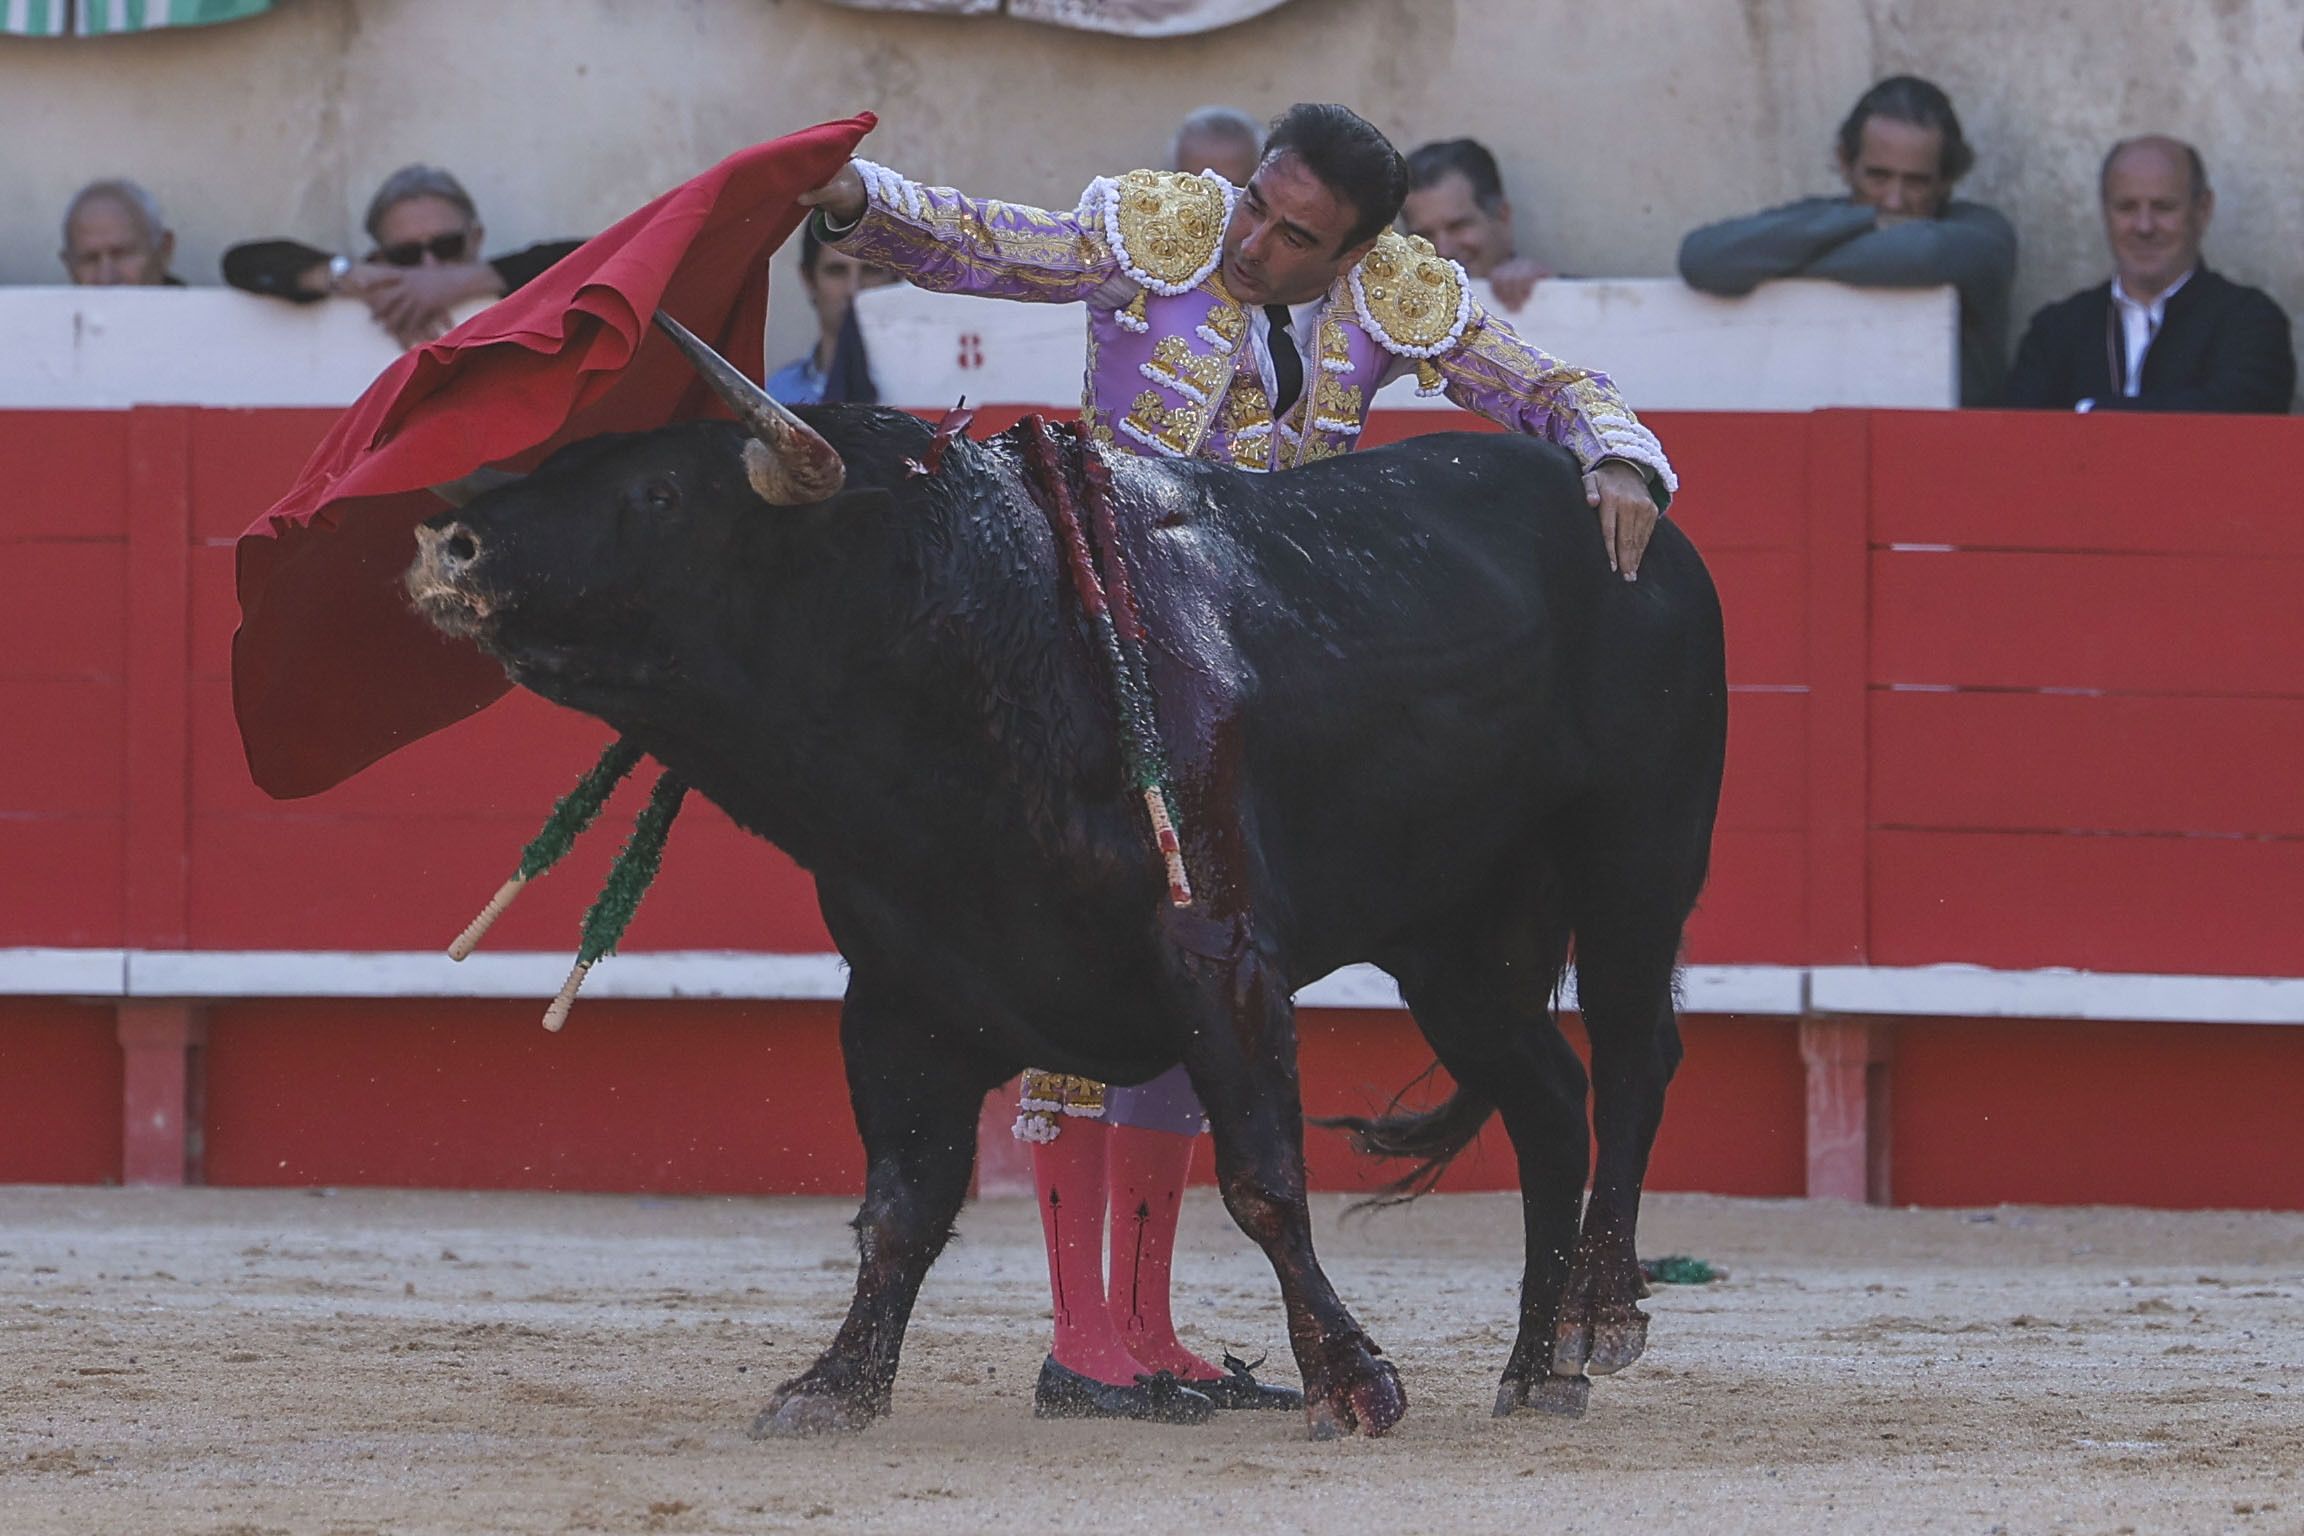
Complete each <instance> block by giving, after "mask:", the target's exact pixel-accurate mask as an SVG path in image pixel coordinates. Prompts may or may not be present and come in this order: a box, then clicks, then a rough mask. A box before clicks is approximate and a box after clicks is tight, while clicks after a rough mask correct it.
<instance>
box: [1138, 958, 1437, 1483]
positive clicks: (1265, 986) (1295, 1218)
mask: <svg viewBox="0 0 2304 1536" xmlns="http://www.w3.org/2000/svg"><path fill="white" fill-rule="evenodd" d="M1170 922H1171V931H1172V937H1174V938H1175V939H1176V941H1177V950H1176V954H1177V960H1176V963H1177V965H1178V966H1179V968H1180V970H1181V972H1182V980H1183V991H1184V997H1185V1005H1186V1006H1187V1007H1188V1008H1189V1009H1190V1010H1191V1012H1192V1014H1193V1017H1192V1019H1191V1023H1190V1036H1189V1038H1190V1043H1189V1044H1188V1045H1187V1047H1186V1050H1185V1057H1184V1065H1185V1067H1186V1069H1187V1071H1189V1073H1190V1074H1191V1078H1192V1087H1193V1089H1194V1091H1196V1092H1197V1093H1198V1094H1199V1095H1200V1102H1201V1105H1202V1107H1203V1108H1204V1109H1206V1110H1207V1112H1208V1125H1209V1129H1210V1130H1211V1131H1212V1132H1213V1133H1214V1136H1215V1141H1216V1182H1217V1187H1218V1188H1219V1189H1220V1190H1221V1191H1222V1193H1223V1196H1224V1206H1225V1209H1227V1210H1228V1211H1230V1212H1231V1213H1232V1219H1233V1220H1234V1221H1236V1222H1238V1223H1239V1224H1240V1230H1241V1231H1243V1232H1245V1233H1247V1234H1248V1236H1249V1237H1250V1238H1252V1239H1254V1240H1255V1242H1256V1244H1257V1246H1259V1247H1261V1248H1262V1249H1263V1250H1264V1255H1265V1257H1266V1258H1268V1259H1269V1260H1271V1263H1272V1270H1273V1273H1274V1274H1275V1275H1277V1276H1278V1277H1279V1280H1280V1295H1281V1300H1282V1303H1283V1304H1284V1305H1285V1307H1286V1308H1287V1313H1288V1340H1289V1344H1290V1345H1291V1347H1292V1348H1293V1349H1294V1351H1295V1355H1296V1363H1297V1365H1298V1366H1299V1367H1300V1368H1301V1369H1302V1370H1303V1373H1304V1412H1305V1416H1306V1418H1307V1420H1308V1424H1309V1428H1310V1430H1311V1434H1312V1438H1313V1439H1315V1440H1325V1439H1330V1438H1333V1437H1335V1436H1338V1435H1344V1434H1349V1433H1351V1432H1352V1431H1354V1430H1358V1431H1359V1432H1361V1433H1363V1434H1368V1435H1381V1434H1383V1433H1384V1432H1385V1431H1386V1430H1388V1429H1390V1428H1391V1427H1392V1426H1393V1425H1394V1424H1396V1423H1398V1422H1399V1421H1400V1418H1401V1415H1403V1414H1404V1413H1406V1412H1407V1411H1408V1396H1407V1393H1406V1392H1405V1390H1403V1389H1402V1387H1401V1385H1400V1373H1399V1372H1398V1371H1397V1370H1395V1369H1394V1368H1393V1365H1392V1362H1391V1361H1389V1360H1386V1359H1384V1358H1383V1353H1384V1352H1383V1351H1382V1350H1380V1349H1378V1348H1377V1347H1376V1344H1375V1342H1374V1341H1373V1340H1371V1339H1370V1338H1369V1337H1368V1335H1367V1334H1366V1333H1365V1332H1363V1331H1362V1330H1361V1327H1360V1324H1359V1323H1358V1322H1357V1321H1356V1320H1355V1319H1354V1318H1353V1316H1352V1314H1351V1312H1350V1311H1348V1310H1347V1309H1346V1308H1345V1306H1344V1303H1343V1301H1342V1299H1341V1298H1339V1297H1338V1296H1337V1294H1336V1291H1335V1288H1334V1287H1333V1286H1331V1285H1330V1284H1329V1283H1328V1277H1327V1275H1326V1274H1324V1273H1323V1272H1322V1271H1321V1268H1320V1261H1319V1259H1318V1258H1317V1257H1316V1256H1315V1255H1314V1254H1313V1251H1312V1213H1311V1211H1310V1209H1309V1208H1308V1207H1307V1205H1306V1204H1305V1199H1304V1106H1303V1100H1302V1097H1301V1096H1300V1094H1299V1091H1298V1084H1297V1075H1296V1015H1295V1009H1294V1008H1293V1006H1292V1005H1291V1003H1290V1001H1289V997H1288V992H1287V989H1286V986H1285V984H1284V983H1283V982H1282V981H1281V979H1280V977H1279V974H1278V972H1277V970H1276V969H1275V968H1274V967H1273V966H1272V965H1271V963H1270V960H1269V957H1267V956H1266V955H1265V954H1263V953H1262V952H1261V951H1260V950H1259V948H1258V947H1257V946H1256V944H1255V941H1254V939H1253V937H1252V936H1250V935H1249V934H1248V932H1247V927H1246V924H1245V923H1243V922H1240V921H1238V920H1235V921H1233V922H1230V923H1224V924H1218V923H1215V922H1210V921H1207V920H1204V919H1202V918H1199V917H1197V916H1183V915H1172V916H1171V918H1170Z"/></svg>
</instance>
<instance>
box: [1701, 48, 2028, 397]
mask: <svg viewBox="0 0 2304 1536" xmlns="http://www.w3.org/2000/svg"><path fill="white" fill-rule="evenodd" d="M1836 148H1837V159H1838V162H1839V166H1840V175H1841V179H1842V180H1843V181H1845V182H1846V183H1847V188H1848V191H1847V195H1846V196H1844V197H1804V198H1801V199H1800V200H1799V201H1797V202H1791V203H1786V204H1784V205H1783V206H1781V207H1778V208H1770V209H1768V210H1766V211H1765V212H1761V213H1755V214H1751V215H1748V216H1746V217H1744V218H1740V219H1728V220H1725V221H1723V222H1721V223H1718V224H1707V225H1705V226H1704V227H1703V228H1702V229H1698V230H1695V231H1692V232H1691V233H1690V234H1689V236H1688V238H1687V239H1685V240H1683V241H1682V242H1681V243H1680V275H1681V277H1682V278H1684V279H1685V280H1686V281H1687V283H1688V286H1689V287H1691V288H1695V289H1698V290H1700V291H1702V292H1704V293H1716V294H1720V295H1722V296H1724V297H1728V298H1736V297H1740V296H1742V295H1744V294H1747V293H1750V292H1751V291H1752V290H1753V289H1754V288H1757V287H1759V286H1760V284H1762V283H1764V282H1767V281H1768V280H1769V279H1771V278H1779V277H1823V278H1830V279H1832V280H1833V281H1834V282H1841V283H1847V284H1849V285H1851V286H1853V287H1857V288H1934V287H1937V286H1939V285H1941V284H1947V283H1948V284H1950V285H1951V286H1952V287H1954V288H1956V289H1958V290H1959V293H1960V403H1961V404H1962V405H1992V404H1995V403H1996V402H1997V401H1998V400H1999V397H2000V386H2001V380H2002V376H2003V374H2004V373H2005V371H2006V367H2007V356H2008V290H2009V287H2010V285H2011V284H2012V283H2013V282H2014V281H2015V277H2016V231H2015V228H2014V227H2013V226H2012V225H2010V224H2009V222H2008V221H2007V219H2006V218H2004V217H2002V216H2001V214H2000V213H1999V212H1998V211H1997V210H1995V209H1991V208H1987V207H1985V206H1984V205H1983V204H1982V203H1970V202H1963V201H1961V200H1959V199H1957V198H1954V197H1953V196H1952V188H1953V186H1954V185H1955V184H1956V183H1958V182H1959V180H1960V178H1961V177H1963V176H1965V175H1967V174H1968V170H1969V168H1970V167H1971V166H1972V165H1974V164H1975V160H1976V153H1975V151H1974V150H1972V149H1970V148H1969V147H1968V140H1967V138H1966V137H1965V136H1964V135H1963V134H1962V133H1961V131H1960V118H1959V115H1958V114H1957V113H1955V112H1954V111H1953V110H1952V101H1951V98H1949V97H1947V96H1946V95H1945V94H1944V92H1943V91H1942V90H1940V89H1938V88H1937V87H1936V86H1935V85H1932V84H1930V83H1929V82H1928V81H1926V80H1922V79H1920V78H1918V77H1917V76H1914V75H1896V76H1894V77H1892V78H1890V79H1887V80H1883V81H1881V82H1880V83H1879V84H1878V85H1875V86H1873V87H1872V89H1870V90H1868V91H1866V92H1865V93H1864V94H1863V95H1862V96H1861V97H1859V98H1858V99H1857V102H1856V105H1855V106H1854V107H1853V108H1851V109H1850V111H1849V113H1848V116H1847V118H1846V119H1845V120H1843V121H1842V123H1841V124H1840V135H1839V142H1838V145H1837V147H1836Z"/></svg>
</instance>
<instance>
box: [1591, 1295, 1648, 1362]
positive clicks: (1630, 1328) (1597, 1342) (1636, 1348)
mask: <svg viewBox="0 0 2304 1536" xmlns="http://www.w3.org/2000/svg"><path fill="white" fill-rule="evenodd" d="M1624 1314H1625V1315H1624V1316H1622V1317H1620V1318H1607V1319H1604V1320H1602V1321H1601V1322H1600V1323H1598V1324H1596V1325H1595V1326H1594V1327H1593V1329H1592V1331H1591V1335H1590V1337H1591V1341H1592V1352H1591V1354H1590V1355H1589V1356H1587V1357H1586V1359H1585V1361H1584V1369H1585V1370H1586V1371H1587V1372H1589V1373H1590V1374H1592V1375H1594V1376H1613V1375H1615V1374H1616V1373H1617V1372H1618V1371H1620V1370H1622V1369H1624V1367H1626V1366H1628V1365H1630V1364H1631V1363H1632V1362H1633V1361H1635V1360H1637V1359H1639V1358H1640V1355H1641V1352H1642V1351H1644V1350H1646V1349H1647V1347H1648V1317H1647V1314H1645V1313H1643V1312H1642V1311H1641V1310H1640V1309H1639V1308H1638V1307H1626V1308H1625V1309H1624Z"/></svg>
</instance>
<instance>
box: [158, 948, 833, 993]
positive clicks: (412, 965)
mask: <svg viewBox="0 0 2304 1536" xmlns="http://www.w3.org/2000/svg"><path fill="white" fill-rule="evenodd" d="M574 959H575V957H574V956H573V955H570V954H568V953H566V952H564V951H558V950H554V951H548V952H537V951H510V952H500V953H496V954H487V953H482V954H477V955H474V956H473V957H472V958H471V959H469V960H466V961H463V962H462V963H461V964H459V963H458V962H456V961H454V960H451V959H449V958H448V957H447V956H446V955H444V954H441V953H440V952H439V951H437V950H420V951H416V952H414V953H392V952H387V953H377V954H361V953H343V954H340V953H328V952H318V951H310V950H256V951H248V952H241V953H226V952H222V951H202V950H173V951H169V950H132V951H130V952H129V955H128V990H129V995H130V996H133V997H537V998H548V997H550V996H552V995H553V994H554V993H555V992H558V991H559V990H560V984H561V982H563V981H565V980H567V978H568V967H569V966H570V965H571V964H572V963H573V962H574ZM847 990H848V967H847V965H846V964H845V963H844V962H843V961H842V960H841V959H840V957H839V956H838V955H770V954H753V953H749V952H740V951H732V950H731V951H721V950H675V951H663V952H656V953H640V954H630V955H611V956H609V957H608V958H607V959H605V960H603V961H601V962H600V963H599V964H598V965H596V966H594V967H593V968H592V972H591V974H590V975H589V976H587V977H585V979H584V995H585V996H586V997H591V998H602V997H635V998H734V999H779V1000H785V1001H795V1000H807V999H822V998H832V999H837V998H839V997H840V996H841V995H842V994H844V993H845V992H846V991H847Z"/></svg>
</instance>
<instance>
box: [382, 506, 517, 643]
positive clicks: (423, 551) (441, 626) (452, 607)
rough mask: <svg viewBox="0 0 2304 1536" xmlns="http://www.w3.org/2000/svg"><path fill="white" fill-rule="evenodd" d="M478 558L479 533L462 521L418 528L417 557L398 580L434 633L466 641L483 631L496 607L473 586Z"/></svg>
mask: <svg viewBox="0 0 2304 1536" xmlns="http://www.w3.org/2000/svg"><path fill="white" fill-rule="evenodd" d="M480 555H481V541H480V535H479V534H478V533H477V532H475V531H474V530H473V529H471V528H470V527H467V526H466V525H465V524H463V523H461V522H455V523H450V524H448V525H447V526H446V527H445V528H436V527H434V526H432V525H431V524H430V523H425V524H422V525H421V526H419V527H418V528H417V530H416V558H415V560H414V561H412V562H411V563H410V564H409V567H408V573H407V575H406V576H404V577H403V578H402V582H403V584H404V585H405V586H406V588H407V590H408V600H409V601H410V602H411V603H413V604H414V605H415V607H416V611H417V612H418V613H420V614H422V615H423V616H424V618H425V619H426V620H427V621H429V622H430V623H431V625H432V626H433V627H434V628H435V629H438V630H441V631H442V632H443V633H446V634H450V635H455V636H458V637H470V636H472V635H476V634H478V633H479V632H480V631H481V630H482V629H483V628H484V627H486V625H487V622H488V619H489V617H490V616H491V614H492V613H493V612H494V611H495V605H494V604H492V603H491V602H490V601H489V600H488V597H487V595H486V594H485V593H483V592H481V591H480V590H479V589H478V588H477V587H476V586H475V585H474V584H473V582H472V572H473V568H474V567H475V566H477V565H478V564H479V563H480Z"/></svg>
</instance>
